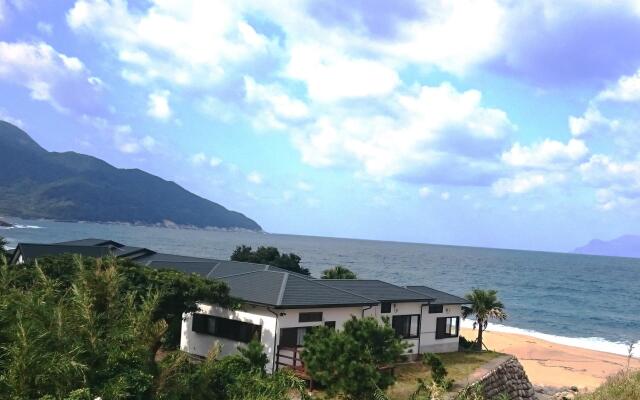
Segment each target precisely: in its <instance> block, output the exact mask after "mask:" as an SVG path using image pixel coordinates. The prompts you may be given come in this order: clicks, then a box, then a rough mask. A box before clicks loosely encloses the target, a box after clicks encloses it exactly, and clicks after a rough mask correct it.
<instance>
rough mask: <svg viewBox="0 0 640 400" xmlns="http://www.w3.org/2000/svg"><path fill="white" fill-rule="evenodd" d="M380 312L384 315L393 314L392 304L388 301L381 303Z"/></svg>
mask: <svg viewBox="0 0 640 400" xmlns="http://www.w3.org/2000/svg"><path fill="white" fill-rule="evenodd" d="M380 312H381V313H382V314H389V313H390V312H391V303H389V302H388V301H385V302H383V303H380Z"/></svg>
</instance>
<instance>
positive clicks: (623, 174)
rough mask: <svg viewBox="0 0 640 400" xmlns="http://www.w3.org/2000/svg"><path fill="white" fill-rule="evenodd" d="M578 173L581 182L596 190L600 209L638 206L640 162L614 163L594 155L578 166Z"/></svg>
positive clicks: (639, 202) (605, 157)
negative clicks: (581, 179) (580, 175)
mask: <svg viewBox="0 0 640 400" xmlns="http://www.w3.org/2000/svg"><path fill="white" fill-rule="evenodd" d="M580 172H581V174H582V178H583V180H584V181H585V182H586V183H587V184H589V185H591V186H593V187H594V188H596V189H597V192H596V200H597V202H598V205H599V207H600V208H602V209H604V210H611V209H613V208H618V207H624V206H632V205H638V204H640V160H632V161H614V160H612V159H611V158H610V157H609V156H606V155H602V154H596V155H593V156H592V157H591V158H590V159H589V161H588V162H585V163H583V164H582V165H580Z"/></svg>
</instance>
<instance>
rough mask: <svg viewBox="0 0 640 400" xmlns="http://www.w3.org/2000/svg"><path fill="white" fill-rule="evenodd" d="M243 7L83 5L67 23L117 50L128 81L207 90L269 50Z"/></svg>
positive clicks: (199, 1) (156, 0) (86, 1)
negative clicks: (136, 8) (248, 19)
mask: <svg viewBox="0 0 640 400" xmlns="http://www.w3.org/2000/svg"><path fill="white" fill-rule="evenodd" d="M240 8H241V7H240V5H236V4H234V3H232V2H224V1H209V0H190V1H184V2H182V1H180V2H177V1H166V0H152V1H151V2H150V4H148V7H147V8H145V9H142V10H134V9H129V7H128V4H127V2H125V1H120V0H114V1H106V0H78V1H76V3H75V4H74V6H73V8H72V9H71V10H69V12H68V13H67V23H68V24H69V26H70V27H71V29H73V30H74V31H75V32H78V33H86V34H89V35H92V36H94V37H95V38H96V39H98V40H101V41H104V42H105V43H107V44H108V45H109V46H111V47H112V48H113V50H114V51H115V53H116V54H118V57H119V60H120V62H121V63H122V64H123V69H122V74H123V77H125V78H130V79H131V80H132V81H133V82H135V83H144V82H149V81H153V80H166V81H169V82H171V83H174V84H176V85H180V86H183V85H186V86H197V87H202V86H208V85H211V84H214V83H216V82H218V81H219V80H220V79H221V78H222V77H223V76H225V74H226V73H227V71H233V70H234V67H233V66H234V65H239V63H242V62H246V61H249V60H251V59H252V58H253V57H254V56H256V55H259V54H262V53H265V52H266V51H267V47H268V46H269V43H268V40H267V38H266V37H264V36H263V35H261V34H259V33H257V32H256V31H255V29H254V28H253V27H252V26H251V25H249V23H247V21H246V20H244V19H243V16H242V12H241V11H242V10H241V9H240Z"/></svg>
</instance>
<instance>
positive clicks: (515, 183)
mask: <svg viewBox="0 0 640 400" xmlns="http://www.w3.org/2000/svg"><path fill="white" fill-rule="evenodd" d="M563 179H564V176H563V175H561V174H545V173H542V172H524V173H518V174H516V175H515V176H514V177H510V178H501V179H498V180H497V181H496V182H495V183H494V184H493V185H492V189H493V192H494V193H495V194H496V195H498V196H504V195H507V194H523V193H527V192H530V191H532V190H533V189H536V188H539V187H542V186H544V185H548V184H551V183H556V182H559V181H562V180H563Z"/></svg>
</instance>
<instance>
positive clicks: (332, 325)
mask: <svg viewBox="0 0 640 400" xmlns="http://www.w3.org/2000/svg"><path fill="white" fill-rule="evenodd" d="M324 326H326V327H327V328H329V329H336V321H326V322H325V323H324Z"/></svg>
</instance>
